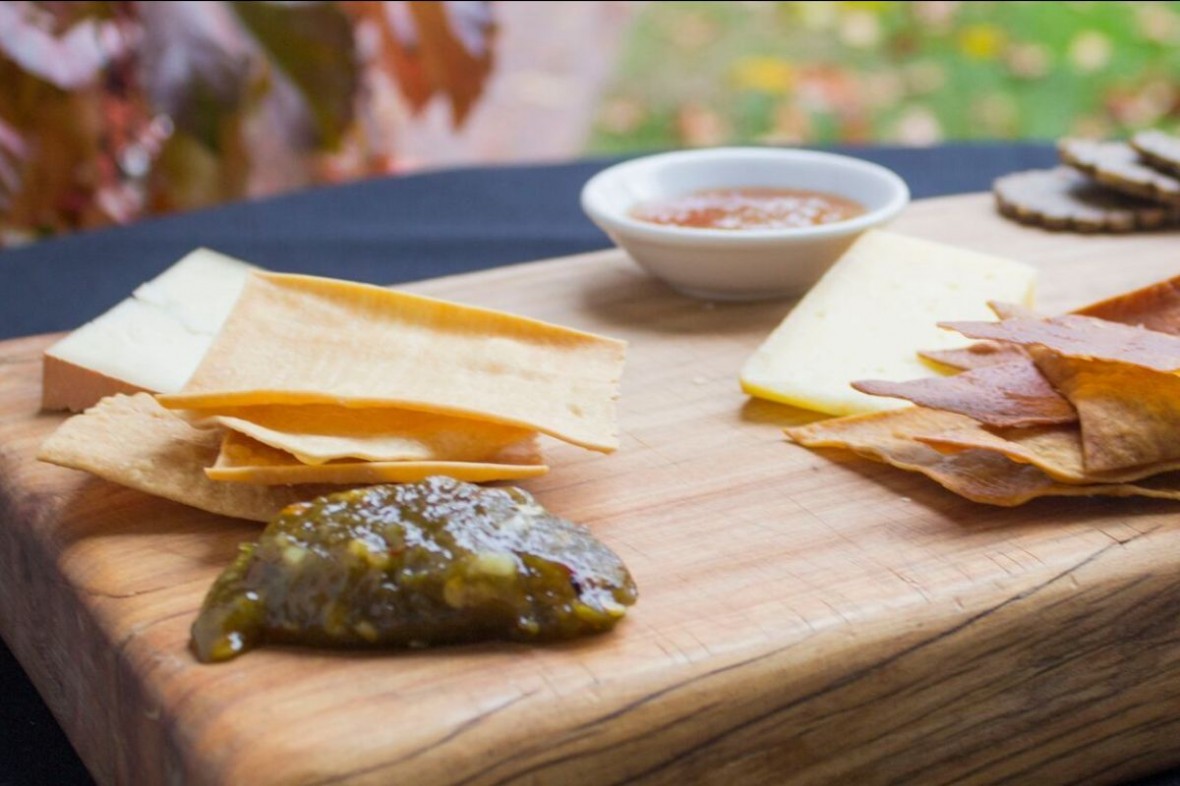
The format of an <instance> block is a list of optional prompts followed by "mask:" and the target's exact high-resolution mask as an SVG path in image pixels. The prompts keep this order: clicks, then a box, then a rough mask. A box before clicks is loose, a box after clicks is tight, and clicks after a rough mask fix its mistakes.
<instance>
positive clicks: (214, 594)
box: [192, 477, 637, 662]
mask: <svg viewBox="0 0 1180 786" xmlns="http://www.w3.org/2000/svg"><path fill="white" fill-rule="evenodd" d="M636 595H637V591H636V588H635V582H634V581H633V580H632V578H631V575H630V574H629V573H628V572H627V568H626V566H624V565H623V562H622V560H620V559H619V557H618V556H617V555H616V554H615V553H614V552H613V551H611V550H610V549H609V548H607V547H606V546H605V545H603V544H602V543H601V542H599V541H598V540H596V539H595V538H594V536H593V535H591V534H590V531H589V530H587V529H586V528H585V527H582V526H579V525H577V524H574V523H572V522H569V521H566V520H565V519H561V518H558V517H557V516H554V515H552V514H551V513H548V512H547V511H546V510H545V509H544V508H542V507H541V506H540V505H539V504H538V503H537V501H536V500H535V499H533V497H532V496H530V495H529V494H528V493H526V492H524V491H521V490H520V489H516V488H483V487H480V486H476V485H474V484H471V483H462V482H460V481H457V480H452V479H451V478H445V477H432V478H427V479H426V480H424V481H422V482H420V483H412V484H400V485H383V486H372V487H369V488H362V489H356V490H354V491H346V492H342V493H339V494H330V495H328V496H325V497H320V498H319V499H315V500H312V501H310V502H302V503H299V504H296V505H292V506H290V507H288V508H287V509H286V510H284V511H283V512H282V513H280V514H279V515H278V516H277V517H276V518H275V519H274V521H272V522H271V523H270V525H269V526H267V528H266V530H265V531H264V532H263V533H262V536H261V538H260V539H259V541H258V543H253V544H247V545H243V546H242V547H241V551H240V553H239V554H238V558H237V560H235V561H234V563H233V564H232V565H230V567H229V568H228V569H226V571H225V572H224V573H222V574H221V576H220V577H219V578H218V579H217V581H216V582H215V583H214V584H213V587H212V589H210V590H209V594H208V596H206V598H205V602H204V605H203V606H202V607H201V612H200V615H199V616H198V617H197V621H196V622H195V623H194V624H193V631H192V632H193V645H194V648H195V650H196V653H197V657H198V658H200V660H202V661H205V662H211V661H223V660H228V659H230V658H233V657H235V656H237V655H240V654H241V653H243V652H245V651H246V650H248V649H250V648H252V647H254V646H257V645H259V644H262V643H266V642H273V643H297V644H311V645H317V646H333V647H335V646H341V647H343V646H389V647H425V646H429V645H433V644H454V643H460V642H470V641H477V640H482V639H508V640H515V641H551V640H557V639H568V638H573V637H575V636H581V635H584V634H589V633H598V632H602V631H607V630H610V629H611V628H613V627H614V625H615V623H617V622H618V621H619V620H620V619H621V618H622V617H623V615H624V613H625V612H626V607H627V606H630V605H631V604H633V603H634V602H635V599H636Z"/></svg>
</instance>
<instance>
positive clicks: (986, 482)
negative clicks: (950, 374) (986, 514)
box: [786, 407, 1180, 507]
mask: <svg viewBox="0 0 1180 786" xmlns="http://www.w3.org/2000/svg"><path fill="white" fill-rule="evenodd" d="M969 422H970V419H969V418H965V417H964V416H962V415H956V414H954V413H949V412H938V411H936V410H929V409H925V408H923V407H910V408H908V409H898V410H891V411H888V412H875V413H872V414H870V415H854V416H852V417H846V418H831V419H829V420H822V421H818V422H815V423H810V424H808V425H806V426H799V427H796V428H789V429H787V430H786V433H787V435H788V436H789V437H790V438H791V439H793V440H794V441H795V442H797V443H799V444H800V445H805V446H807V447H836V448H845V449H848V450H852V451H854V452H855V453H857V454H858V455H860V456H863V457H865V458H869V459H873V460H875V461H881V462H884V463H886V464H890V465H892V466H895V467H898V468H899V469H905V470H910V471H912V472H920V473H922V474H923V475H926V476H927V477H928V478H930V479H931V480H934V481H935V482H937V483H939V484H940V485H941V486H943V487H944V488H946V489H947V490H949V491H953V492H954V493H956V494H958V495H959V496H962V497H965V498H967V499H969V500H972V501H974V502H982V503H985V504H988V505H1000V506H1004V507H1012V506H1015V505H1020V504H1022V503H1025V502H1028V501H1029V500H1031V499H1035V498H1037V497H1047V496H1115V497H1127V496H1136V495H1139V496H1147V497H1157V498H1162V499H1180V476H1178V474H1177V473H1171V474H1167V475H1158V476H1155V477H1152V478H1148V479H1146V480H1144V481H1141V482H1138V483H1101V484H1070V483H1058V482H1056V481H1054V480H1053V479H1052V478H1050V477H1049V476H1048V475H1046V474H1045V473H1044V472H1042V471H1041V470H1040V469H1038V468H1037V467H1034V466H1032V465H1031V464H1019V463H1017V462H1014V461H1011V460H1010V459H1008V458H1006V457H1005V456H1003V455H1002V454H1000V453H997V452H993V451H987V450H965V451H962V452H958V453H952V454H944V453H940V452H939V451H937V450H935V449H934V448H931V447H930V446H928V445H924V444H922V443H921V442H918V441H917V440H916V439H915V437H916V436H917V435H919V434H923V433H927V434H929V433H936V432H938V431H941V430H949V429H953V428H955V427H956V426H963V425H965V424H967V423H969Z"/></svg>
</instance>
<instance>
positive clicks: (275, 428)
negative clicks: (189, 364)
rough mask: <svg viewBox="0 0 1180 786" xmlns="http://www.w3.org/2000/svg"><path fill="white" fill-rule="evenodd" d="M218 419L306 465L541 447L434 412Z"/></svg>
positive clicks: (325, 409)
mask: <svg viewBox="0 0 1180 786" xmlns="http://www.w3.org/2000/svg"><path fill="white" fill-rule="evenodd" d="M213 420H214V421H215V422H217V423H219V424H221V425H222V426H223V427H225V428H227V429H229V430H231V431H236V432H238V433H240V434H245V435H246V436H248V437H251V438H252V439H254V440H256V441H258V442H262V443H264V444H266V445H269V446H271V447H272V448H276V449H278V450H282V451H284V452H286V453H290V454H291V455H293V456H295V457H296V458H297V459H299V461H301V462H303V463H304V464H323V463H325V462H328V461H334V460H336V459H364V460H366V461H493V460H494V458H495V456H496V454H497V453H499V452H501V451H502V450H504V449H505V448H507V447H509V446H511V445H514V444H517V443H522V442H535V440H536V432H535V431H530V430H528V429H522V428H517V427H516V426H505V425H503V424H500V423H488V422H486V421H481V420H474V419H471V418H455V417H450V416H447V415H436V414H433V413H430V412H414V411H411V410H405V409H397V408H395V407H382V408H379V409H352V408H349V407H339V406H332V405H325V404H306V405H301V406H300V405H295V406H282V405H261V406H254V407H235V408H230V409H225V410H220V412H219V414H218V415H216V416H215V417H213Z"/></svg>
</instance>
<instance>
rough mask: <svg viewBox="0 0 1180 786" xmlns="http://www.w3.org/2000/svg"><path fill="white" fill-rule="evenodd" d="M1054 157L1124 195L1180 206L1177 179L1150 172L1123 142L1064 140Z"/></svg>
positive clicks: (1131, 148)
mask: <svg viewBox="0 0 1180 786" xmlns="http://www.w3.org/2000/svg"><path fill="white" fill-rule="evenodd" d="M1057 154H1058V156H1060V158H1061V161H1062V162H1063V163H1066V164H1069V165H1070V166H1072V167H1073V168H1074V169H1077V170H1079V171H1081V172H1084V173H1085V174H1087V175H1089V176H1090V177H1092V178H1094V179H1095V180H1097V181H1098V182H1099V183H1101V184H1102V185H1104V186H1109V187H1110V188H1113V189H1115V190H1116V191H1121V192H1123V193H1124V194H1131V195H1132V196H1138V197H1143V198H1144V199H1151V200H1154V201H1156V202H1164V203H1166V204H1169V205H1175V206H1180V178H1177V177H1173V176H1172V175H1169V174H1165V173H1163V172H1160V171H1158V170H1155V169H1152V168H1151V167H1150V166H1148V165H1147V164H1146V163H1144V162H1143V160H1142V159H1141V158H1139V153H1138V152H1137V151H1136V150H1135V148H1133V147H1131V146H1130V145H1129V144H1127V143H1126V142H1096V141H1094V140H1091V139H1063V140H1061V141H1060V142H1058V143H1057Z"/></svg>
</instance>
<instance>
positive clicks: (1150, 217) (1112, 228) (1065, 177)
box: [993, 167, 1180, 232]
mask: <svg viewBox="0 0 1180 786" xmlns="http://www.w3.org/2000/svg"><path fill="white" fill-rule="evenodd" d="M993 190H994V191H995V194H996V204H997V205H998V207H999V210H1000V212H1001V213H1002V214H1004V215H1005V216H1008V217H1009V218H1013V219H1016V220H1017V221H1020V222H1021V223H1024V224H1034V225H1037V226H1042V227H1045V228H1046V229H1066V230H1073V231H1075V232H1131V231H1134V230H1136V229H1155V228H1158V227H1161V226H1165V225H1167V224H1170V223H1173V222H1175V221H1176V220H1177V218H1178V217H1180V214H1178V212H1177V211H1176V210H1175V209H1173V208H1170V207H1167V206H1164V205H1160V204H1158V203H1155V202H1150V201H1148V200H1144V199H1138V198H1136V197H1132V196H1127V195H1126V194H1122V193H1119V192H1117V191H1112V190H1111V189H1109V188H1105V187H1103V186H1102V185H1100V184H1098V183H1096V182H1094V181H1093V180H1091V179H1090V178H1088V177H1086V176H1084V175H1082V174H1079V173H1078V172H1076V171H1074V170H1072V169H1069V168H1068V167H1057V168H1056V169H1034V170H1030V171H1027V172H1016V173H1014V174H1011V175H1005V176H1004V177H1001V178H999V179H997V180H996V182H995V184H994V185H993Z"/></svg>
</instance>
